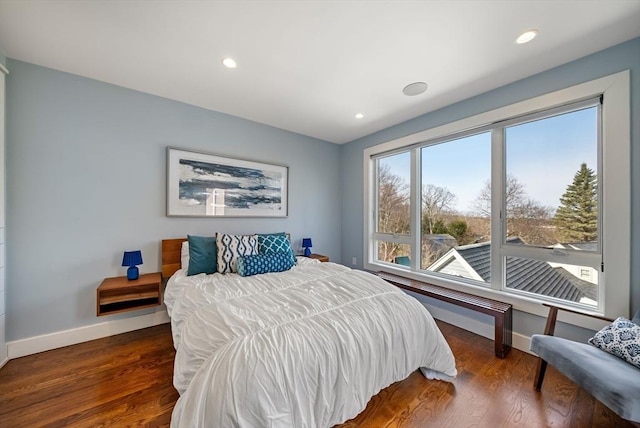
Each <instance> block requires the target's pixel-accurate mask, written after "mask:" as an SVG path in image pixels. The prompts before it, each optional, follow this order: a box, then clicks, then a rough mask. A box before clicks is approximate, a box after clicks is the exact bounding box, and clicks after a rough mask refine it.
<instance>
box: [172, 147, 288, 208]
mask: <svg viewBox="0 0 640 428" xmlns="http://www.w3.org/2000/svg"><path fill="white" fill-rule="evenodd" d="M288 172H289V169H288V168H287V167H286V166H279V165H271V164H266V163H260V162H252V161H246V160H239V159H231V158H226V157H221V156H216V155H210V154H205V153H197V152H190V151H186V150H179V149H174V148H171V147H169V148H168V149H167V216H189V217H286V216H287V178H288Z"/></svg>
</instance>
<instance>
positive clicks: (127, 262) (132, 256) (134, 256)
mask: <svg viewBox="0 0 640 428" xmlns="http://www.w3.org/2000/svg"><path fill="white" fill-rule="evenodd" d="M141 264H142V252H141V251H140V250H136V251H125V252H124V256H123V257H122V266H129V269H127V279H128V280H129V281H133V280H134V279H138V277H139V276H140V273H139V272H138V266H137V265H141Z"/></svg>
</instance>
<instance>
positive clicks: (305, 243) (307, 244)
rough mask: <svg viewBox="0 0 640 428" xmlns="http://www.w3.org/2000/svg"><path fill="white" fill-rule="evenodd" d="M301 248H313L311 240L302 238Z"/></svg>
mask: <svg viewBox="0 0 640 428" xmlns="http://www.w3.org/2000/svg"><path fill="white" fill-rule="evenodd" d="M302 247H303V248H311V247H313V244H311V238H302Z"/></svg>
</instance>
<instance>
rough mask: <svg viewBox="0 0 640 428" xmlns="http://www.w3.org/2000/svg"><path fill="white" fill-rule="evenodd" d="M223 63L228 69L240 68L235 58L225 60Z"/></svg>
mask: <svg viewBox="0 0 640 428" xmlns="http://www.w3.org/2000/svg"><path fill="white" fill-rule="evenodd" d="M222 63H223V64H224V66H225V67H227V68H236V67H237V66H238V64H236V62H235V61H234V59H233V58H225V59H223V60H222Z"/></svg>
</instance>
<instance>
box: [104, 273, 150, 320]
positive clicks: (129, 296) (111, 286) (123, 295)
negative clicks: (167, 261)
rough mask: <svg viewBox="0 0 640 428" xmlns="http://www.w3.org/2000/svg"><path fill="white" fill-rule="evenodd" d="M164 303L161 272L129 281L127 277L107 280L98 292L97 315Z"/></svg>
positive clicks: (147, 274)
mask: <svg viewBox="0 0 640 428" xmlns="http://www.w3.org/2000/svg"><path fill="white" fill-rule="evenodd" d="M161 303H162V276H161V275H160V273H159V272H156V273H146V274H144V275H140V277H139V278H138V279H136V280H133V281H129V280H128V279H127V277H126V276H118V277H115V278H105V279H104V281H102V284H100V286H99V287H98V289H97V290H96V315H98V316H102V315H110V314H116V313H118V312H126V311H133V310H136V309H142V308H150V307H152V306H158V305H160V304H161Z"/></svg>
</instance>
